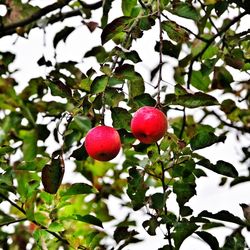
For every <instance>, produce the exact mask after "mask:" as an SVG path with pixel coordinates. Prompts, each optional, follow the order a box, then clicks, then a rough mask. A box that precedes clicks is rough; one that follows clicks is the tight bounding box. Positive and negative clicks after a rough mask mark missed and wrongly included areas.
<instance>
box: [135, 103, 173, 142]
mask: <svg viewBox="0 0 250 250" xmlns="http://www.w3.org/2000/svg"><path fill="white" fill-rule="evenodd" d="M167 128H168V122H167V117H166V115H165V114H164V113H163V112H162V111H160V110H159V109H157V108H154V107H149V106H145V107H142V108H140V109H138V110H137V111H136V112H135V114H134V116H133V118H132V120H131V131H132V133H133V135H134V137H135V138H137V139H138V140H139V141H140V142H142V143H145V144H151V143H154V142H157V141H158V140H160V139H161V138H162V137H163V136H164V134H165V133H166V131H167Z"/></svg>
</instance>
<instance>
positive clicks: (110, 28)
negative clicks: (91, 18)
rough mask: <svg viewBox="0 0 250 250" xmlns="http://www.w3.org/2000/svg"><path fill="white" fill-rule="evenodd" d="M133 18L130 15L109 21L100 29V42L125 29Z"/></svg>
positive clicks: (103, 42) (106, 40)
mask: <svg viewBox="0 0 250 250" xmlns="http://www.w3.org/2000/svg"><path fill="white" fill-rule="evenodd" d="M131 20H133V19H132V18H131V17H127V16H122V17H119V18H116V19H115V20H113V21H112V22H111V23H109V24H108V25H107V26H106V27H105V28H104V29H103V31H102V34H101V40H102V44H105V43H106V42H108V41H109V40H111V39H112V38H114V37H115V35H117V34H119V33H121V32H124V30H126V27H127V25H128V24H129V22H130V21H131Z"/></svg>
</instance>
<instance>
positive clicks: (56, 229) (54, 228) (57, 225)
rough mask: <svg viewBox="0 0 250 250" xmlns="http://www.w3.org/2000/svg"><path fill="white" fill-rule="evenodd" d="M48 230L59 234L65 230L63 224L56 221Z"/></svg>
mask: <svg viewBox="0 0 250 250" xmlns="http://www.w3.org/2000/svg"><path fill="white" fill-rule="evenodd" d="M48 229H49V230H50V231H52V232H61V231H64V230H65V229H64V226H63V224H61V223H58V222H57V221H54V222H51V224H50V225H49V227H48Z"/></svg>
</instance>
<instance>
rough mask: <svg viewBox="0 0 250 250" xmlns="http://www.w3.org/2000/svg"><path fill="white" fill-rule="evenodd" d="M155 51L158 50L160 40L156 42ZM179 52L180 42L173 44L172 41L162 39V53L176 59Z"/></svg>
mask: <svg viewBox="0 0 250 250" xmlns="http://www.w3.org/2000/svg"><path fill="white" fill-rule="evenodd" d="M155 51H157V52H159V51H160V42H158V41H157V42H156V45H155ZM180 52H181V44H180V43H179V44H177V45H174V44H173V43H172V42H170V41H168V40H163V41H162V53H163V54H164V55H166V56H171V57H174V58H176V59H178V57H179V55H180Z"/></svg>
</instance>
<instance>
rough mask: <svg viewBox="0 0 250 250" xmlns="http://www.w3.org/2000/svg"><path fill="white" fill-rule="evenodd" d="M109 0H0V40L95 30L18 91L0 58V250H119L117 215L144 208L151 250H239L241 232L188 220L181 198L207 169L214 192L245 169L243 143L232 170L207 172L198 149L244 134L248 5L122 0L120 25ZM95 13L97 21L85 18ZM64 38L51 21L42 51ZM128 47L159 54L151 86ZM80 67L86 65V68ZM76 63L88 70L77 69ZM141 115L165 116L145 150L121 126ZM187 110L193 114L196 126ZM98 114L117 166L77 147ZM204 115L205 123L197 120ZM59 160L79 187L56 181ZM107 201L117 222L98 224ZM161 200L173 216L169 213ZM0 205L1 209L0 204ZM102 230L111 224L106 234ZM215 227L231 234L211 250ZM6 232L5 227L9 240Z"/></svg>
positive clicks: (5, 58)
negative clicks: (114, 202) (112, 202)
mask: <svg viewBox="0 0 250 250" xmlns="http://www.w3.org/2000/svg"><path fill="white" fill-rule="evenodd" d="M114 2H117V1H114V0H106V1H97V2H94V3H93V2H92V3H90V4H88V3H86V2H84V1H82V0H79V1H76V0H58V1H55V2H54V3H52V4H50V5H47V6H45V7H38V6H34V4H33V3H32V1H21V0H15V1H14V0H13V1H0V4H1V5H0V6H1V7H3V8H6V13H5V14H3V15H2V16H1V17H0V18H1V19H0V38H1V39H5V38H6V37H8V36H14V37H15V38H16V39H29V36H30V33H31V32H32V30H35V29H36V30H37V29H40V30H42V31H43V32H44V36H46V30H47V28H48V27H51V26H52V27H53V26H54V25H56V24H57V23H63V24H64V22H63V21H64V20H71V19H74V18H76V17H77V18H78V19H77V20H80V23H81V24H80V25H81V26H86V27H87V28H88V30H89V32H91V33H92V34H94V33H95V32H97V33H98V32H99V34H100V42H99V44H97V45H94V46H93V47H92V48H90V49H89V50H88V51H87V52H84V53H85V54H84V58H83V62H77V61H58V60H56V58H49V57H47V56H45V55H43V56H42V57H41V58H40V59H39V60H38V61H37V64H38V65H39V66H40V67H41V68H45V69H46V72H47V73H46V75H45V76H44V75H39V74H38V75H37V77H36V78H33V79H30V80H29V82H27V84H26V86H21V88H20V84H19V83H18V82H17V81H16V78H15V71H13V70H12V69H11V65H12V63H13V62H15V60H16V55H15V54H14V53H13V52H11V50H10V51H0V73H1V77H0V169H1V178H0V202H1V210H0V214H1V216H0V225H1V227H2V228H3V229H4V230H1V232H0V244H1V247H2V248H3V249H16V248H14V247H15V246H16V247H18V248H19V249H25V248H26V247H27V244H28V243H30V244H31V245H32V249H58V248H59V246H61V247H63V249H70V248H72V249H123V248H124V247H126V246H127V245H130V244H136V243H138V242H140V241H141V240H143V239H142V237H141V236H140V234H139V232H138V230H137V227H136V223H137V222H136V221H134V220H133V219H131V217H130V214H133V213H135V211H138V210H140V211H147V217H146V218H147V219H145V220H144V221H143V222H142V226H143V228H144V229H145V231H146V232H147V233H148V234H149V235H151V236H154V235H156V234H159V232H160V231H159V229H161V232H162V233H163V235H162V238H163V239H165V245H163V246H162V248H160V249H164V250H165V249H170V250H172V249H179V248H180V247H181V245H182V243H183V242H184V241H185V239H186V238H188V237H191V236H195V237H199V238H200V239H201V240H202V241H204V242H205V243H207V244H208V245H209V246H210V248H211V249H219V248H220V249H224V250H226V249H244V247H246V240H245V238H244V236H243V234H242V230H243V229H244V228H248V223H247V222H245V221H243V220H242V219H241V218H240V217H238V216H236V215H234V214H232V213H230V212H229V211H226V210H223V211H219V212H217V213H212V212H210V211H206V210H204V211H202V212H201V213H199V214H198V215H197V214H194V212H193V209H192V208H191V207H190V206H189V204H188V202H189V201H190V199H191V198H192V197H194V196H195V195H196V188H197V179H199V178H201V177H202V178H209V177H207V170H209V171H213V172H215V173H216V174H218V175H220V176H221V178H222V183H221V185H224V184H225V183H229V184H230V185H231V186H235V185H238V184H241V183H242V182H248V181H249V180H250V177H249V176H250V173H248V175H244V176H243V175H240V174H239V171H238V170H239V166H240V164H242V165H244V164H245V165H247V164H249V156H250V152H249V148H248V147H245V146H244V147H242V155H243V158H242V160H241V162H240V163H239V165H238V166H234V165H232V164H231V163H230V162H225V161H223V160H219V161H217V162H213V159H207V158H206V157H204V156H202V153H200V151H197V150H199V149H203V148H207V147H216V145H217V144H218V143H223V142H224V141H225V140H227V136H228V135H230V134H235V135H236V137H237V138H238V139H239V138H241V137H248V138H249V133H250V109H249V102H250V95H249V94H250V88H249V70H250V61H249V60H250V42H249V29H248V30H247V29H246V30H242V29H241V30H240V28H241V27H242V26H241V21H242V19H243V18H245V17H246V16H247V15H248V14H249V13H250V8H249V3H248V1H243V0H234V1H233V0H230V1H219V0H198V1H188V0H185V1H184V0H183V1H180V0H147V1H146V0H122V1H120V2H119V3H120V5H119V6H120V10H119V13H122V15H121V16H115V17H114V18H113V19H111V18H110V16H111V14H110V13H111V11H112V10H113V9H112V8H113V4H114ZM96 11H99V12H98V13H100V15H101V16H99V19H98V20H94V19H93V15H94V13H95V12H96ZM117 13H118V12H117ZM180 20H186V21H187V23H190V22H192V27H189V26H188V25H183V24H181V22H180ZM77 28H78V27H77V26H76V25H75V26H74V25H72V26H70V25H69V24H64V27H63V29H61V30H59V31H58V32H57V33H56V34H54V38H53V41H52V43H53V46H54V51H55V52H56V50H57V47H58V46H59V44H60V43H67V42H68V41H69V40H68V38H70V37H71V36H72V34H74V32H75V31H76V29H77ZM152 30H155V31H156V34H157V36H155V37H152V39H153V41H154V46H153V47H150V46H147V41H145V34H146V33H147V32H150V31H152ZM143 39H144V40H143ZM140 41H143V46H145V52H146V53H147V51H148V50H150V51H155V55H156V56H157V58H158V59H157V60H158V64H157V65H156V66H155V68H151V69H150V72H149V75H150V77H151V82H150V83H149V82H147V81H146V80H145V78H146V77H145V76H144V75H143V74H142V73H140V72H139V70H138V65H140V63H141V62H142V55H140V54H139V52H138V51H136V49H134V44H135V43H137V42H140ZM79 51H81V48H79ZM93 58H95V59H96V62H97V65H98V68H96V67H93V66H92V65H91V60H92V59H93ZM171 61H174V62H176V63H175V66H171V67H172V68H173V79H174V83H175V84H174V87H173V86H172V88H171V87H169V84H168V81H169V79H168V76H167V75H168V72H165V66H166V65H169V64H170V62H171ZM88 62H90V63H88ZM83 63H84V64H85V65H89V67H88V69H87V70H86V71H84V72H83V71H82V70H80V67H79V65H81V64H83ZM170 65H172V64H170ZM232 72H237V77H235V76H234V74H233V73H232ZM238 76H242V77H238ZM17 87H19V88H17ZM20 89H21V90H20ZM218 93H219V94H218ZM142 106H156V107H158V108H160V109H161V110H162V111H163V112H165V113H166V114H168V113H169V112H171V111H173V110H176V112H177V116H176V117H174V118H172V119H169V123H170V129H169V131H168V132H167V133H166V135H165V136H164V138H163V139H162V140H161V141H159V142H158V143H156V144H152V145H144V144H142V143H138V142H137V141H136V140H135V138H134V137H133V136H132V134H131V131H130V120H131V117H132V115H133V113H134V112H135V111H136V110H137V109H138V108H140V107H142ZM190 110H196V111H197V110H198V111H199V112H200V114H201V115H200V118H199V120H198V119H197V117H196V116H194V115H192V112H189V111H190ZM108 114H111V118H110V119H111V122H112V126H113V127H114V128H116V129H117V131H118V132H119V134H120V137H121V140H122V156H121V157H120V158H119V159H120V160H119V162H117V161H112V162H99V161H95V160H93V159H91V158H90V157H88V155H87V153H86V150H85V148H84V137H85V135H86V133H87V132H88V131H89V130H90V129H91V128H92V127H95V126H97V125H99V124H104V123H105V122H107V120H108V118H107V117H108ZM210 117H213V118H214V119H215V120H216V121H217V122H218V123H217V124H218V126H216V127H215V126H214V125H213V124H211V123H209V122H207V121H209V119H207V118H210ZM107 143H108V142H107ZM50 145H55V146H54V147H53V148H54V150H53V152H48V147H49V146H50ZM215 150H216V149H215ZM68 162H71V163H74V165H75V170H74V172H75V173H78V174H81V175H82V177H84V180H85V181H83V182H81V183H76V182H74V179H72V183H64V184H62V180H63V175H64V170H65V169H67V167H68V166H67V164H68ZM110 196H114V197H116V198H117V199H119V200H120V202H121V204H122V205H123V206H124V207H126V208H127V209H128V210H129V211H130V212H129V214H128V215H127V217H125V219H124V220H122V221H121V218H119V215H117V218H115V217H114V215H111V214H110V211H109V199H110ZM171 197H175V199H176V202H177V204H178V207H179V211H178V212H173V211H171V210H170V209H169V203H170V198H171ZM4 202H5V203H4ZM6 202H7V203H8V205H10V207H9V208H6V207H5V206H4V205H3V206H2V204H7V203H6ZM108 222H111V223H116V225H115V226H114V230H113V232H112V234H110V232H109V231H108V230H107V229H106V225H107V223H108ZM228 222H229V223H233V224H235V225H236V226H235V229H234V230H233V231H232V232H231V234H229V235H228V236H227V238H226V241H225V243H223V244H222V245H221V244H219V242H218V239H217V238H216V237H217V236H216V235H214V234H212V233H211V232H210V229H211V228H216V227H221V228H224V227H226V225H227V224H226V223H228ZM8 225H14V233H13V232H10V231H9V230H8V229H6V227H4V226H8ZM5 229H6V230H5ZM31 238H33V239H34V241H31V240H30V239H31ZM106 242H112V243H111V245H110V244H108V243H106ZM13 246H14V247H13ZM97 247H98V248H97Z"/></svg>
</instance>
